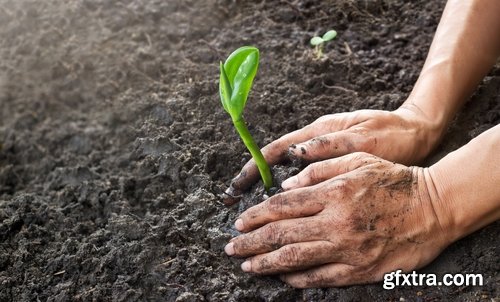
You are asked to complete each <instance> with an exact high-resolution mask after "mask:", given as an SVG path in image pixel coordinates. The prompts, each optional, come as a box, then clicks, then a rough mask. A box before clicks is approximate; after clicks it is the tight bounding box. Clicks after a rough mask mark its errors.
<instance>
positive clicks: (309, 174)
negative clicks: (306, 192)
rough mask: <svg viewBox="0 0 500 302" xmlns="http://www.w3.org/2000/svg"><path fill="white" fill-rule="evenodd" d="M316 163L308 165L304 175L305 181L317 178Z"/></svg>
mask: <svg viewBox="0 0 500 302" xmlns="http://www.w3.org/2000/svg"><path fill="white" fill-rule="evenodd" d="M318 165H319V164H318V163H314V164H310V165H309V166H307V167H306V168H305V171H304V175H305V177H306V179H307V180H315V179H317V177H318V173H317V169H318Z"/></svg>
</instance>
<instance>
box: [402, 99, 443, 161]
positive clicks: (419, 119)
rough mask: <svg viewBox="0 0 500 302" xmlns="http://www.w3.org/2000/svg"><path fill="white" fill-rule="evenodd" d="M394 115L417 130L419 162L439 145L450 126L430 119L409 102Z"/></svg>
mask: <svg viewBox="0 0 500 302" xmlns="http://www.w3.org/2000/svg"><path fill="white" fill-rule="evenodd" d="M394 113H395V114H397V115H398V116H400V117H401V118H402V119H403V120H405V121H407V122H408V123H409V124H410V125H412V127H413V128H414V130H415V136H416V137H415V148H417V149H418V152H417V153H418V154H417V161H419V160H422V159H424V158H425V157H426V156H427V155H429V153H430V152H431V151H432V150H433V149H434V148H435V147H436V146H437V145H438V144H439V142H440V141H441V138H442V136H443V134H444V133H445V131H446V129H447V126H448V125H447V124H446V123H445V122H443V121H442V120H437V119H432V118H429V117H428V115H426V113H425V112H424V111H422V110H421V108H420V107H418V106H417V105H416V104H414V103H413V102H409V101H407V102H405V103H404V104H403V105H401V106H400V107H399V108H398V109H396V110H395V111H394Z"/></svg>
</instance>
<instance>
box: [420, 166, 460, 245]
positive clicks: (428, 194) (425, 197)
mask: <svg viewBox="0 0 500 302" xmlns="http://www.w3.org/2000/svg"><path fill="white" fill-rule="evenodd" d="M414 173H415V175H416V179H417V195H418V200H419V202H420V204H421V206H422V208H423V209H424V213H425V214H424V218H425V219H426V220H427V222H428V224H431V225H434V226H435V236H436V237H437V238H438V240H437V241H439V242H441V244H442V246H441V247H442V248H445V247H446V246H448V245H449V244H451V243H452V242H454V241H455V240H457V239H458V238H459V237H460V230H459V229H457V228H456V222H455V221H454V219H453V218H454V217H453V215H452V208H451V207H450V206H449V205H450V204H451V203H452V202H450V200H449V199H448V198H447V197H448V196H443V194H442V193H441V192H439V190H438V187H439V184H437V183H436V182H437V180H436V179H435V178H434V175H433V173H432V172H431V170H430V168H420V167H417V168H415V170H414Z"/></svg>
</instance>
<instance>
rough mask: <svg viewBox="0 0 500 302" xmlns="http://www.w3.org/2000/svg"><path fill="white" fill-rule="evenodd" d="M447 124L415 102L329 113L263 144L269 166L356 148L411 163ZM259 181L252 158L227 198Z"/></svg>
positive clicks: (228, 200) (428, 148)
mask: <svg viewBox="0 0 500 302" xmlns="http://www.w3.org/2000/svg"><path fill="white" fill-rule="evenodd" d="M443 128H444V127H443V126H442V125H436V123H435V122H434V121H432V120H430V119H428V118H427V117H426V116H425V114H424V113H423V112H422V111H421V110H420V109H419V108H418V107H416V106H414V105H411V104H405V105H403V106H401V107H400V108H399V109H397V110H395V111H392V112H389V111H382V110H358V111H354V112H347V113H338V114H330V115H325V116H322V117H320V118H319V119H317V120H316V121H314V122H313V123H311V124H309V125H307V126H306V127H304V128H302V129H299V130H296V131H294V132H292V133H289V134H286V135H284V136H282V137H281V138H279V139H277V140H275V141H273V142H272V143H270V144H268V145H267V146H265V147H264V148H262V154H263V155H264V157H265V159H266V161H267V162H268V164H269V165H274V164H277V163H279V162H281V161H283V160H284V159H286V157H287V156H291V157H295V158H299V159H302V160H305V161H307V162H313V161H318V160H324V159H329V158H334V157H339V156H343V155H346V154H349V153H353V152H367V153H371V154H373V155H376V156H379V157H381V158H384V159H386V160H389V161H393V162H397V163H401V164H406V165H411V164H415V163H418V162H419V161H421V160H422V159H424V158H425V157H426V156H427V155H428V154H429V153H430V151H431V150H432V149H433V148H434V147H435V145H436V144H437V142H438V140H439V138H440V136H441V134H442V130H443ZM258 179H259V171H258V169H257V166H256V165H255V162H254V161H253V160H250V161H249V162H248V163H247V164H246V165H245V166H244V167H243V168H242V170H241V172H240V173H239V174H238V175H237V176H236V177H235V178H234V179H233V180H232V181H231V185H230V187H229V188H228V189H227V190H226V194H227V197H226V198H225V200H224V202H225V203H226V204H229V205H230V204H233V203H235V202H237V201H238V198H237V197H238V196H239V195H241V193H242V192H243V191H245V190H246V189H248V188H249V187H250V186H251V185H252V184H253V183H255V182H256V181H257V180H258Z"/></svg>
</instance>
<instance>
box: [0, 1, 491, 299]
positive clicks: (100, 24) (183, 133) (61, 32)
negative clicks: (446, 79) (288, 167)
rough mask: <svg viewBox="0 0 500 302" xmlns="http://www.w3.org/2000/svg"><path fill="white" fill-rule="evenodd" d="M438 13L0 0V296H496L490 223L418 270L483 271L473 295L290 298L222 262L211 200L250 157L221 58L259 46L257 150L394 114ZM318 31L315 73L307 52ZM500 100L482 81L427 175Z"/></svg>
mask: <svg viewBox="0 0 500 302" xmlns="http://www.w3.org/2000/svg"><path fill="white" fill-rule="evenodd" d="M405 2H408V3H405ZM443 6H444V2H443V1H424V0H419V1H411V2H410V1H402V0H395V1H384V0H375V1H367V0H337V1H319V0H305V1H278V0H273V1H260V2H259V3H254V2H253V1H239V0H237V1H234V0H208V1H195V0H186V1H174V0H167V1H160V0H155V1H134V0H123V1H106V0H85V1H63V0H54V1H34V0H20V1H17V0H16V1H14V0H10V1H8V0H0V41H1V43H0V145H1V147H0V301H70V300H71V301H92V300H93V301H110V300H113V301H146V300H148V301H157V300H164V301H203V300H206V301H320V300H325V301H387V300H391V301H403V300H401V299H405V301H443V300H448V301H458V300H473V301H476V300H485V301H490V299H492V298H497V299H498V298H499V295H500V293H499V287H500V285H499V283H500V281H499V280H500V279H499V278H500V277H499V274H498V272H499V271H500V263H499V256H498V255H499V248H500V244H499V240H498V238H499V233H500V223H498V222H497V223H495V224H493V225H490V226H488V227H486V228H484V229H482V230H481V231H478V232H476V233H474V234H472V235H470V236H468V237H467V238H465V239H463V240H461V241H459V242H457V243H455V244H453V245H452V246H451V247H449V248H448V249H447V250H446V251H445V252H444V253H443V254H442V255H441V256H440V257H439V258H438V259H437V260H436V261H435V262H434V263H433V264H431V265H430V266H428V267H427V268H425V269H424V270H423V271H425V272H435V273H438V274H443V273H445V272H446V273H482V274H483V276H484V280H485V285H484V286H483V287H418V288H411V287H406V288H398V289H395V290H392V291H387V290H384V289H382V286H381V284H373V285H367V286H352V287H348V288H340V289H339V288H334V289H310V290H296V289H293V288H290V287H289V286H287V285H285V284H283V283H281V282H280V281H279V280H278V279H276V278H273V277H256V276H250V275H247V274H244V273H242V272H241V270H240V269H239V264H240V262H241V261H240V260H235V259H231V258H229V257H227V256H226V255H225V254H224V253H223V246H224V245H225V244H226V242H227V241H228V240H229V238H231V236H233V235H235V234H236V232H235V231H234V229H233V228H232V223H233V222H234V218H235V217H236V215H237V213H238V212H239V211H241V210H243V208H244V206H240V207H239V208H238V206H235V207H232V208H227V207H225V206H224V205H223V204H222V203H221V200H220V199H219V198H218V194H219V193H220V192H221V188H223V187H224V184H227V183H228V181H229V180H230V178H231V177H232V176H233V175H234V174H235V173H236V172H237V171H238V169H239V168H240V167H241V165H242V164H243V163H244V162H245V161H246V160H248V158H249V155H248V153H246V152H245V149H244V147H243V145H242V144H241V143H240V142H239V140H238V138H237V135H236V133H235V131H234V130H233V129H232V125H231V123H230V119H229V118H228V117H227V115H226V113H225V112H223V110H222V106H221V105H220V101H219V97H218V82H217V81H218V62H219V60H221V59H223V58H224V57H225V56H226V55H227V54H229V53H230V52H231V51H232V50H234V49H235V48H237V47H239V46H242V45H255V46H257V47H259V48H260V50H261V56H262V60H261V67H260V70H259V73H258V77H257V80H256V82H255V85H254V89H253V92H252V94H251V96H250V99H249V102H248V106H247V108H246V119H247V121H248V122H249V123H250V131H251V132H252V133H253V134H254V135H255V138H256V140H257V141H258V142H260V144H261V145H263V144H265V143H269V142H271V141H272V140H274V139H276V138H278V137H279V136H280V135H283V134H285V133H288V132H290V131H292V130H295V129H297V128H299V127H302V126H304V125H306V124H308V123H310V122H312V121H313V120H314V119H316V118H317V117H319V116H321V115H323V114H327V113H334V112H343V111H351V110H356V109H362V108H376V109H386V110H391V109H395V108H397V107H398V106H399V105H400V104H401V103H402V102H403V101H404V100H405V97H406V96H407V95H408V93H409V92H410V90H411V88H412V85H413V83H414V82H415V80H416V78H417V76H418V73H419V70H420V68H421V66H422V64H423V60H424V58H425V55H426V52H427V49H428V47H429V44H430V42H431V39H432V35H433V32H434V31H435V28H436V25H437V23H438V20H439V16H440V14H441V11H442V9H443ZM330 28H334V29H336V30H337V31H338V32H339V36H338V39H336V40H335V41H333V42H332V43H330V44H328V45H327V46H326V49H325V55H326V56H325V58H324V59H323V60H321V61H315V60H313V55H312V52H311V47H310V46H309V45H308V40H309V39H310V37H311V36H312V35H313V34H316V33H323V32H325V31H326V30H328V29H330ZM499 95H500V69H498V68H496V69H494V70H493V71H492V72H491V73H490V75H489V76H488V77H487V78H486V79H485V81H484V82H483V83H482V87H481V88H480V89H479V90H478V91H477V93H476V94H475V95H474V97H473V98H472V102H470V103H469V104H468V105H467V108H466V109H465V110H464V111H463V114H461V115H460V117H459V118H458V119H457V120H456V121H455V123H454V125H453V126H452V127H451V128H450V130H449V133H448V134H447V136H446V138H445V140H444V142H443V143H442V145H441V147H440V148H439V150H437V152H436V153H435V154H434V155H433V156H432V157H431V158H430V159H429V163H432V162H434V161H436V160H438V159H439V158H440V157H442V156H443V155H444V154H446V153H447V152H450V151H452V150H454V149H456V148H459V147H460V146H461V145H463V144H464V143H466V142H467V141H468V140H470V139H471V138H472V137H474V136H476V135H478V134H479V133H481V132H482V131H484V130H485V129H488V128H490V127H492V126H493V125H496V124H497V123H498V122H499V121H500V97H499Z"/></svg>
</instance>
